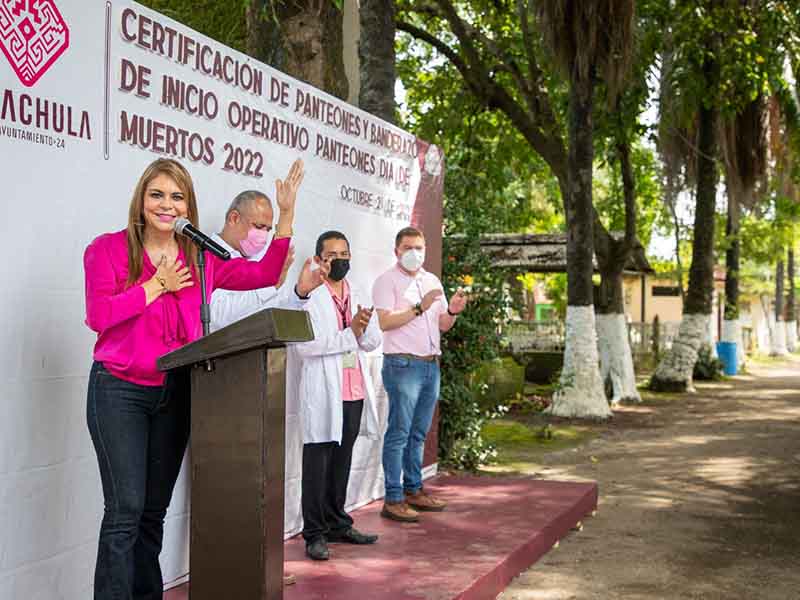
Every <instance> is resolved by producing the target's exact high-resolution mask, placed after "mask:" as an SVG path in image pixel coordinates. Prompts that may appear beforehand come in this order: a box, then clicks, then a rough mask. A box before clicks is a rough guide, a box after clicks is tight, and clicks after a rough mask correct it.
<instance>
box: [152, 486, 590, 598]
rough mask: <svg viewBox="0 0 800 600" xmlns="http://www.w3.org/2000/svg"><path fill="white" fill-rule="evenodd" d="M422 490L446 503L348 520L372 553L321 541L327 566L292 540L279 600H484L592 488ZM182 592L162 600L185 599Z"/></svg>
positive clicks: (554, 533) (579, 513)
mask: <svg viewBox="0 0 800 600" xmlns="http://www.w3.org/2000/svg"><path fill="white" fill-rule="evenodd" d="M426 489H428V490H429V491H431V492H432V493H435V494H436V495H437V496H440V497H441V498H443V499H445V500H447V501H448V503H449V506H448V508H447V510H446V511H444V512H442V513H423V518H422V519H421V520H420V522H419V523H415V524H402V523H394V522H392V521H387V520H386V519H383V518H381V517H380V515H379V513H380V509H381V506H382V503H381V502H373V503H372V504H370V505H369V506H365V507H364V508H361V509H359V510H357V511H356V512H355V513H354V514H353V516H354V518H355V521H356V527H357V528H358V529H360V530H361V531H365V532H370V533H377V534H380V539H379V540H378V543H377V544H375V545H374V546H351V545H346V544H344V545H343V544H331V546H330V548H331V560H329V561H328V562H313V561H311V560H308V559H306V558H305V554H304V545H303V541H302V539H300V538H294V539H292V540H289V541H288V542H287V543H286V572H287V573H294V574H295V575H296V577H297V583H296V584H295V585H292V586H289V587H287V588H286V590H285V593H284V598H285V600H323V599H324V600H456V599H457V600H490V599H493V598H495V597H496V596H497V594H499V593H500V592H501V591H502V590H503V589H504V588H505V587H506V585H508V582H509V581H511V579H512V578H513V577H515V576H516V575H517V574H518V573H520V572H521V571H523V570H524V569H525V568H527V567H528V566H530V565H531V564H533V563H534V562H536V561H537V560H538V559H539V558H540V557H541V556H542V555H544V554H545V553H546V552H547V551H548V550H549V549H550V548H551V547H552V546H553V544H554V543H555V542H556V541H557V540H559V539H560V538H562V537H564V536H565V535H566V534H567V533H568V532H569V531H570V529H572V528H573V527H574V526H575V525H576V523H578V521H581V520H583V518H584V517H585V516H586V515H587V514H589V513H591V512H592V511H593V510H595V508H596V507H597V485H596V484H594V483H566V482H557V481H542V480H535V479H528V478H501V477H463V476H458V477H449V476H440V477H437V478H435V479H434V480H432V481H430V482H428V483H426ZM186 588H187V586H183V587H182V588H179V589H177V590H172V591H171V592H170V593H168V594H166V596H165V600H185V599H186V597H187V594H186V592H187V589H186ZM220 600H222V599H220Z"/></svg>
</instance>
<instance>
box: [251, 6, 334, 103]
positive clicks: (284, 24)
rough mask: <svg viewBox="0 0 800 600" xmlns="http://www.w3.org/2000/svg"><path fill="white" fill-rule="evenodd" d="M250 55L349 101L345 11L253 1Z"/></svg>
mask: <svg viewBox="0 0 800 600" xmlns="http://www.w3.org/2000/svg"><path fill="white" fill-rule="evenodd" d="M247 53H248V54H250V56H252V57H254V58H257V59H258V60H260V61H263V62H265V63H267V64H268V65H270V66H273V67H275V68H276V69H279V70H281V71H283V72H284V73H286V74H288V75H291V76H292V77H295V78H297V79H300V80H301V81H305V82H306V83H309V84H311V85H313V86H314V87H317V88H319V89H321V90H324V91H326V92H328V93H329V94H332V95H334V96H336V97H338V98H342V99H345V98H347V90H348V83H347V76H346V75H345V70H344V58H343V54H342V11H340V10H339V9H338V8H336V5H335V4H334V3H333V2H330V0H297V1H296V2H280V1H278V0H249V4H248V5H247Z"/></svg>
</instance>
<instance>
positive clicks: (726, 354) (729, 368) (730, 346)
mask: <svg viewBox="0 0 800 600" xmlns="http://www.w3.org/2000/svg"><path fill="white" fill-rule="evenodd" d="M717 354H718V355H719V359H720V360H721V361H722V372H723V373H725V375H736V372H737V370H738V366H739V365H738V362H739V361H738V358H737V356H736V342H717Z"/></svg>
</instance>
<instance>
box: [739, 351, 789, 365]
mask: <svg viewBox="0 0 800 600" xmlns="http://www.w3.org/2000/svg"><path fill="white" fill-rule="evenodd" d="M787 358H788V357H786V356H770V355H769V354H751V355H750V356H748V357H747V362H748V363H752V364H755V365H761V366H764V367H768V366H770V365H779V364H781V363H784V362H786V359H787Z"/></svg>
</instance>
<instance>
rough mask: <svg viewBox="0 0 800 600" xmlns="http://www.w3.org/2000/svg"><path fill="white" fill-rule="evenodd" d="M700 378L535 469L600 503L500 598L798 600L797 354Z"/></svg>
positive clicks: (626, 413) (629, 411)
mask: <svg viewBox="0 0 800 600" xmlns="http://www.w3.org/2000/svg"><path fill="white" fill-rule="evenodd" d="M697 387H698V392H697V394H694V395H685V396H662V397H654V396H650V395H648V396H647V397H646V400H645V402H644V404H642V405H640V406H636V407H628V408H623V409H622V410H621V411H620V412H619V413H618V414H617V416H616V417H615V419H614V423H613V424H611V425H609V426H598V427H599V428H600V429H601V431H602V433H601V435H600V436H599V437H598V438H597V439H595V440H593V441H592V442H590V443H588V444H586V445H585V446H583V447H581V448H579V449H578V450H577V451H575V450H573V451H565V452H561V453H558V454H551V455H548V457H547V460H546V464H545V465H544V466H542V465H539V466H536V467H533V469H535V470H536V471H537V472H538V473H539V474H540V475H541V476H543V477H546V478H547V479H577V480H596V481H597V482H598V483H599V486H600V508H599V513H598V515H597V516H596V517H595V518H593V519H590V520H589V521H588V522H587V523H586V527H585V529H584V531H582V532H578V533H573V534H571V535H570V536H569V537H568V538H566V539H565V540H563V541H562V542H561V545H560V547H559V548H557V549H554V550H552V551H551V552H550V553H549V554H548V555H547V556H545V557H544V558H543V559H542V560H541V561H540V562H538V563H537V564H536V565H534V566H533V567H531V568H530V569H528V570H527V571H525V572H524V573H523V574H522V575H520V577H519V578H517V579H516V580H515V581H514V582H513V583H512V585H511V586H510V587H509V588H508V589H506V591H505V592H504V593H503V594H501V595H500V596H499V597H498V598H499V600H567V599H580V600H584V599H587V600H588V599H597V600H600V599H602V600H612V599H617V598H624V599H626V600H628V599H630V600H636V599H658V600H672V599H675V600H677V599H681V600H685V599H703V600H716V599H720V600H721V599H726V600H727V599H736V600H754V599H770V600H772V599H774V600H793V599H800V357H791V358H790V359H788V360H787V361H785V362H784V363H782V364H772V365H768V366H763V365H762V366H761V367H756V366H753V367H751V373H750V374H749V375H745V376H739V377H735V378H731V379H728V380H726V381H724V382H720V383H714V384H705V385H704V384H699V385H698V386H697Z"/></svg>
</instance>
